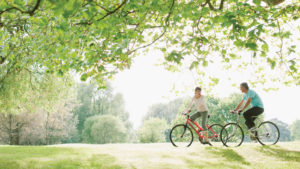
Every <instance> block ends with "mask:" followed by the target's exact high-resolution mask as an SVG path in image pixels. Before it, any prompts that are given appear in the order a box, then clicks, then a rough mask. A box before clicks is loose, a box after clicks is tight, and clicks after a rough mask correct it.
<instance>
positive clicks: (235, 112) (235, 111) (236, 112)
mask: <svg viewBox="0 0 300 169" xmlns="http://www.w3.org/2000/svg"><path fill="white" fill-rule="evenodd" d="M232 112H233V113H232V114H238V115H241V114H242V113H243V111H241V112H239V111H237V110H234V111H232Z"/></svg>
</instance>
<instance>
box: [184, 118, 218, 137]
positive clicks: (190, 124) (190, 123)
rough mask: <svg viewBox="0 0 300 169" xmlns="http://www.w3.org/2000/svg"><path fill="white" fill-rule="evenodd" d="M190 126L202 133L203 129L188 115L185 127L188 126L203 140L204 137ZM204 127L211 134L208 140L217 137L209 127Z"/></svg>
mask: <svg viewBox="0 0 300 169" xmlns="http://www.w3.org/2000/svg"><path fill="white" fill-rule="evenodd" d="M192 124H194V125H195V126H196V127H197V128H198V129H199V131H203V128H202V127H201V126H200V125H199V124H198V123H197V122H196V121H192V120H191V119H190V118H189V115H188V118H187V119H186V125H189V126H190V127H191V128H192V129H193V130H194V131H195V132H196V133H197V134H198V136H199V137H200V138H201V139H203V138H204V135H203V134H201V133H200V132H198V130H197V129H196V128H195V127H194V126H193V125H192ZM206 127H207V129H209V130H210V131H211V132H212V133H213V136H210V137H208V138H213V137H218V136H219V135H218V134H217V133H216V132H215V131H214V130H213V129H212V128H210V127H209V125H207V124H206Z"/></svg>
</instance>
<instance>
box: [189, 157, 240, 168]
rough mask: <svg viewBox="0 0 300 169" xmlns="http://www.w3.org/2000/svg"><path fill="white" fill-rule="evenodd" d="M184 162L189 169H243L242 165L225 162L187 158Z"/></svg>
mask: <svg viewBox="0 0 300 169" xmlns="http://www.w3.org/2000/svg"><path fill="white" fill-rule="evenodd" d="M184 161H185V162H186V163H187V166H188V168H189V169H199V168H212V169H227V168H229V169H241V168H243V167H242V166H241V165H236V164H229V163H224V162H209V161H204V160H191V159H188V158H185V159H184Z"/></svg>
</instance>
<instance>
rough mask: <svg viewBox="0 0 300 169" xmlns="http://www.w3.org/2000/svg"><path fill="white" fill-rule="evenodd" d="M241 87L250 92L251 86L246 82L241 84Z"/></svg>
mask: <svg viewBox="0 0 300 169" xmlns="http://www.w3.org/2000/svg"><path fill="white" fill-rule="evenodd" d="M241 86H242V87H244V88H245V89H247V90H249V86H248V84H247V83H246V82H243V83H241Z"/></svg>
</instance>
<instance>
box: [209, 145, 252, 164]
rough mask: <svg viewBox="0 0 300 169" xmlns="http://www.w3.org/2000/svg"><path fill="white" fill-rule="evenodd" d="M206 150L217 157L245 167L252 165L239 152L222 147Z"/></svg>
mask: <svg viewBox="0 0 300 169" xmlns="http://www.w3.org/2000/svg"><path fill="white" fill-rule="evenodd" d="M206 149H207V150H208V151H209V152H210V153H212V154H215V155H217V156H222V157H223V158H225V159H226V160H227V161H229V162H237V163H241V164H245V165H250V163H249V162H248V161H246V160H245V158H244V157H243V156H241V155H239V154H238V153H237V152H235V151H234V150H232V149H229V148H220V147H206Z"/></svg>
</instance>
